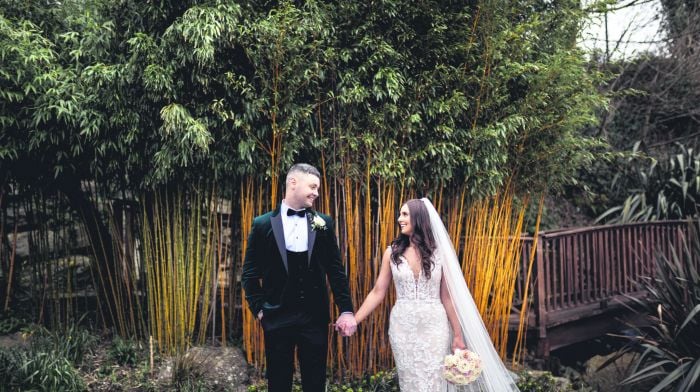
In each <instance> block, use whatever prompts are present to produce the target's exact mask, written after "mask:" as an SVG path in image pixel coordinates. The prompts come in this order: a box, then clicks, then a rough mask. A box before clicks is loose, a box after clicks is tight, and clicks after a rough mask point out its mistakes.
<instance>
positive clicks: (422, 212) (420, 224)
mask: <svg viewBox="0 0 700 392" xmlns="http://www.w3.org/2000/svg"><path fill="white" fill-rule="evenodd" d="M406 206H408V215H409V216H410V217H411V225H412V226H413V233H411V235H410V236H408V235H405V234H399V236H398V237H397V238H396V239H395V240H394V241H392V242H391V260H392V261H393V262H394V264H396V265H399V264H401V260H400V259H399V256H401V255H402V254H403V252H404V251H405V250H406V248H408V246H409V245H410V244H413V245H414V246H415V247H416V249H418V253H420V262H421V268H423V274H424V275H425V277H426V278H428V279H430V271H431V270H432V266H433V264H435V262H434V261H433V252H434V251H435V236H434V235H433V230H432V229H431V227H430V216H429V215H428V209H427V208H425V204H423V202H422V201H421V200H418V199H411V200H409V201H407V202H406Z"/></svg>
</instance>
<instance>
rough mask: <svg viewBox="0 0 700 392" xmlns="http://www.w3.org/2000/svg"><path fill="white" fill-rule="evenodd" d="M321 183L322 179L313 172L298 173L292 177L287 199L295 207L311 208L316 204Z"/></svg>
mask: <svg viewBox="0 0 700 392" xmlns="http://www.w3.org/2000/svg"><path fill="white" fill-rule="evenodd" d="M320 185H321V181H320V180H319V178H318V177H316V176H314V175H313V174H306V173H299V174H296V175H295V176H294V177H292V178H291V181H290V183H289V191H288V193H287V194H286V195H285V199H286V201H287V203H288V204H289V205H290V206H291V207H293V208H309V207H311V206H313V205H314V200H316V198H317V197H318V188H319V187H320Z"/></svg>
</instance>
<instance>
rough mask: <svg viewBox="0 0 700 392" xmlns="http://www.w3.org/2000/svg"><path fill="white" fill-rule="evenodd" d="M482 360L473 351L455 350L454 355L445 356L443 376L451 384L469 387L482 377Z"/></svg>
mask: <svg viewBox="0 0 700 392" xmlns="http://www.w3.org/2000/svg"><path fill="white" fill-rule="evenodd" d="M481 371H482V365H481V358H479V355H478V354H476V353H475V352H473V351H469V350H460V349H457V350H455V353H454V354H448V355H447V356H445V361H444V363H443V370H442V375H443V377H445V380H447V381H448V382H449V383H452V384H455V385H467V384H470V383H472V382H474V380H476V379H477V378H478V377H479V375H481Z"/></svg>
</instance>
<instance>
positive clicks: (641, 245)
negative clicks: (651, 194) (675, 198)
mask: <svg viewBox="0 0 700 392" xmlns="http://www.w3.org/2000/svg"><path fill="white" fill-rule="evenodd" d="M687 234H688V222H685V221H658V222H644V223H632V224H622V225H610V226H596V227H586V228H576V229H565V230H555V231H547V232H540V233H539V234H538V235H537V238H534V237H524V238H523V239H522V244H523V252H522V263H523V264H522V267H521V275H520V279H519V280H518V282H517V284H516V295H515V301H514V304H513V305H514V306H513V309H514V313H513V315H512V316H511V320H510V328H511V329H517V323H518V318H519V313H518V312H519V309H520V306H521V305H522V302H523V300H524V299H523V292H524V282H525V279H526V276H527V267H528V261H529V257H530V255H531V251H532V247H533V244H535V245H534V246H535V247H536V249H535V260H534V265H533V271H532V274H531V281H530V284H531V286H530V293H532V294H531V296H530V298H529V300H530V301H531V302H530V307H529V308H530V310H529V312H528V336H529V339H532V338H535V339H536V341H537V355H538V356H539V357H541V358H542V357H547V356H548V355H549V352H550V350H554V349H557V348H560V347H564V346H567V345H571V344H574V343H578V342H582V341H586V340H589V339H592V338H595V337H597V336H602V335H604V334H605V333H607V332H610V331H613V330H615V329H618V328H620V327H621V326H623V325H624V324H625V323H629V322H634V321H635V320H633V319H632V318H633V317H634V312H629V311H627V309H628V308H627V307H626V306H625V305H627V304H628V303H629V302H630V301H631V300H630V298H629V297H630V296H636V297H639V296H641V295H642V292H641V291H640V289H639V287H638V285H637V284H636V282H637V281H639V280H640V278H641V277H643V276H650V274H652V273H653V270H654V258H655V257H656V255H657V254H659V253H662V254H665V255H666V256H669V257H671V254H672V249H682V243H683V241H685V239H686V238H687ZM535 239H536V240H537V241H535Z"/></svg>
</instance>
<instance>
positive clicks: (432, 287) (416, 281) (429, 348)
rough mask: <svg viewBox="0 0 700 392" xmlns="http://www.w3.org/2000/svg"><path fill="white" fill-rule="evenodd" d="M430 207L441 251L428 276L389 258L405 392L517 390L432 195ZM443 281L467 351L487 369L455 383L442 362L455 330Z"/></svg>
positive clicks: (393, 331)
mask: <svg viewBox="0 0 700 392" xmlns="http://www.w3.org/2000/svg"><path fill="white" fill-rule="evenodd" d="M421 200H422V201H423V203H424V204H425V205H426V207H427V208H428V212H429V215H430V222H431V228H432V230H433V234H434V236H435V239H436V244H437V249H436V250H435V252H434V254H433V261H434V265H433V267H432V270H431V273H430V278H427V277H426V276H425V274H424V273H423V270H422V268H421V269H420V272H419V273H418V275H417V276H416V275H415V274H414V272H413V271H412V270H411V267H410V266H409V264H408V261H407V260H406V259H405V258H404V257H401V258H400V260H401V263H399V264H398V265H396V264H395V263H394V262H391V274H392V279H393V281H394V287H395V288H396V303H395V304H394V307H393V308H392V310H391V315H390V317H389V342H390V343H391V349H392V351H393V353H394V361H395V362H396V369H397V372H398V375H399V388H400V390H401V391H402V392H443V391H446V392H454V391H460V392H462V391H464V392H467V391H468V392H481V391H484V392H507V391H518V388H517V386H516V385H515V382H514V381H513V379H512V378H511V376H510V373H509V372H508V370H507V369H506V368H505V366H504V365H503V362H502V361H501V359H500V357H499V356H498V353H497V352H496V350H495V348H494V347H493V343H492V342H491V338H490V337H489V335H488V332H487V331H486V327H485V326H484V323H483V321H482V319H481V315H480V314H479V312H478V310H477V308H476V304H475V303H474V300H473V298H472V296H471V293H470V292H469V290H468V289H467V285H466V283H465V281H464V276H463V275H462V272H461V268H460V267H459V262H458V261H457V256H456V254H455V251H454V248H453V247H452V243H451V241H450V240H449V236H448V234H447V230H446V229H445V227H444V225H443V223H442V220H441V219H440V217H439V215H438V213H437V211H436V210H435V208H434V207H433V205H432V203H430V201H429V200H428V199H421ZM442 279H445V284H446V285H447V288H448V291H449V294H450V298H451V300H452V303H453V304H454V306H455V312H456V313H457V318H458V320H459V323H460V327H461V329H462V336H463V337H464V342H465V344H466V345H467V349H469V350H472V351H474V352H476V353H477V354H478V355H479V356H480V357H481V360H482V364H483V366H482V367H483V372H482V374H481V376H479V378H478V379H477V380H476V381H474V382H473V383H471V384H469V385H466V386H459V387H457V386H455V385H452V384H450V383H448V382H447V381H445V380H444V378H443V377H442V371H441V366H442V363H443V360H444V358H445V355H447V354H449V353H450V351H451V343H452V333H451V329H450V324H449V321H448V319H447V313H446V312H445V307H444V305H443V304H442V301H441V299H440V283H441V280H442Z"/></svg>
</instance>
